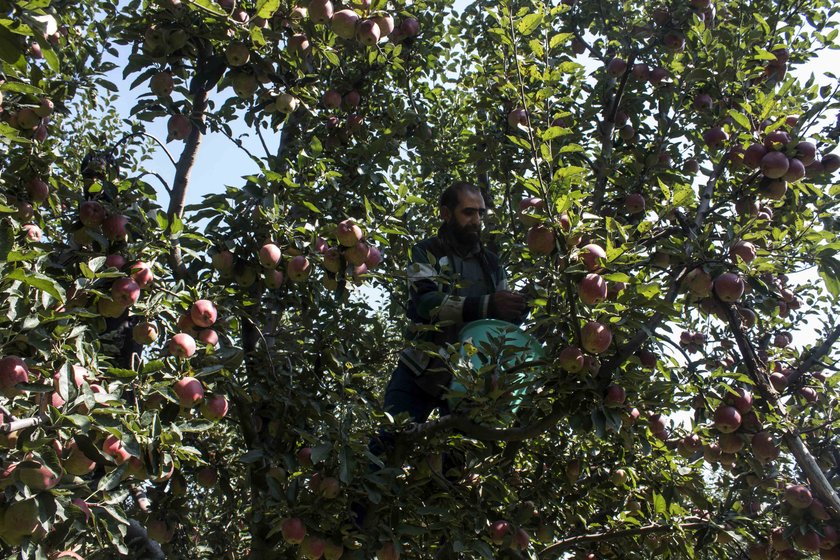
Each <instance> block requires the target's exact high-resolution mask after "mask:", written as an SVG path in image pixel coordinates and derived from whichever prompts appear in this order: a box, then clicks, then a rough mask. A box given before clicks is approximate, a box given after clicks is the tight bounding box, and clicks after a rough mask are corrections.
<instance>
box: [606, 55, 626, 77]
mask: <svg viewBox="0 0 840 560" xmlns="http://www.w3.org/2000/svg"><path fill="white" fill-rule="evenodd" d="M625 71H627V61H626V60H624V59H622V58H618V57H614V58H611V59H610V61H609V62H607V73H608V74H609V75H611V76H616V77H618V76H621V75H622V74H624V72H625Z"/></svg>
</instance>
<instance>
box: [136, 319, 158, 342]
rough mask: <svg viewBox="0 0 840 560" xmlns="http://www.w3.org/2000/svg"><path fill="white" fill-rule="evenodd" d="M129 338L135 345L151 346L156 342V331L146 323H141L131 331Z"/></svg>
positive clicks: (150, 324)
mask: <svg viewBox="0 0 840 560" xmlns="http://www.w3.org/2000/svg"><path fill="white" fill-rule="evenodd" d="M131 336H132V338H133V339H134V341H135V342H136V343H137V344H144V345H145V344H151V343H152V342H154V341H155V340H157V337H158V329H157V327H156V326H155V325H154V324H152V323H149V322H148V321H141V322H139V323H137V324H136V325H134V328H133V329H131Z"/></svg>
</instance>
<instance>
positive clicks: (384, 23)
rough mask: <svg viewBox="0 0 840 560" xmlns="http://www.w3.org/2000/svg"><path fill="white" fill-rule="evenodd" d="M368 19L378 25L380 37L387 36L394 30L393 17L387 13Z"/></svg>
mask: <svg viewBox="0 0 840 560" xmlns="http://www.w3.org/2000/svg"><path fill="white" fill-rule="evenodd" d="M370 19H371V20H373V21H374V23H376V25H378V26H379V36H380V37H387V36H388V35H390V34H391V33H392V32H393V31H394V18H393V17H391V16H390V15H389V14H382V15H377V16H374V17H372V18H370Z"/></svg>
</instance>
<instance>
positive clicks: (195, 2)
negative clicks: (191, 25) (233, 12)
mask: <svg viewBox="0 0 840 560" xmlns="http://www.w3.org/2000/svg"><path fill="white" fill-rule="evenodd" d="M187 4H189V5H190V6H195V7H197V8H199V9H201V10H205V11H207V12H210V13H211V14H215V15H217V16H222V17H227V12H225V11H224V10H223V9H221V8H220V7H219V5H218V4H216V3H215V2H213V0H187Z"/></svg>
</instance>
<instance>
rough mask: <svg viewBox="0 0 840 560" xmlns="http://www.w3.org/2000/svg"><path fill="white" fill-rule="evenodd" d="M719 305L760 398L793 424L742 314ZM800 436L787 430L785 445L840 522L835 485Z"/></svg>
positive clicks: (784, 436)
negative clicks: (740, 315) (742, 324)
mask: <svg viewBox="0 0 840 560" xmlns="http://www.w3.org/2000/svg"><path fill="white" fill-rule="evenodd" d="M719 303H720V304H721V305H722V306H723V309H724V311H725V312H726V319H727V322H728V323H729V327H730V330H731V331H732V334H733V335H734V336H735V341H736V342H737V344H738V349H739V350H740V351H741V355H742V357H743V359H744V363H745V364H746V366H747V372H748V373H749V375H750V377H751V378H752V380H753V381H754V382H755V384H756V387H758V391H759V394H760V395H761V397H762V398H763V399H764V400H765V402H766V403H767V404H768V405H771V406H773V407H774V408H776V409H778V411H779V414H780V415H781V416H782V418H783V419H785V420H789V418H788V415H787V410H786V409H785V405H784V403H782V402H781V400H780V398H779V394H778V393H777V392H776V391H775V390H774V389H773V387H772V386H771V385H770V382H769V380H768V378H767V372H766V371H765V369H764V367H763V366H761V365H759V362H758V359H757V357H756V354H755V350H754V349H753V347H752V344H751V343H750V341H749V340H748V339H747V337H746V335H745V334H744V331H743V330H742V329H741V320H740V318H739V317H738V314H737V313H736V312H735V310H734V308H733V306H732V305H731V304H724V303H723V302H719ZM799 435H800V434H799V433H797V432H796V431H795V430H793V429H787V430H786V431H785V432H784V433H783V434H782V441H784V442H785V445H787V447H788V449H789V450H790V452H791V453H792V454H793V457H794V458H795V459H796V463H797V465H799V468H801V469H802V471H803V472H804V473H805V476H806V477H807V478H808V481H809V483H810V485H811V489H812V490H813V491H814V493H815V494H816V495H817V497H818V498H819V499H820V500H822V502H823V503H824V504H826V505H827V506H828V511H829V515H831V518H832V519H833V520H835V521H838V520H840V496H838V495H837V492H836V491H835V490H834V488H833V487H832V486H831V483H830V482H829V481H828V479H826V477H825V474H823V472H822V470H820V467H819V465H818V464H817V461H816V460H815V459H814V457H813V455H811V452H810V451H809V450H808V448H807V447H806V446H805V444H804V443H803V442H802V440H801V439H800V437H799Z"/></svg>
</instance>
